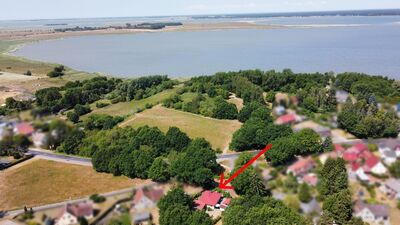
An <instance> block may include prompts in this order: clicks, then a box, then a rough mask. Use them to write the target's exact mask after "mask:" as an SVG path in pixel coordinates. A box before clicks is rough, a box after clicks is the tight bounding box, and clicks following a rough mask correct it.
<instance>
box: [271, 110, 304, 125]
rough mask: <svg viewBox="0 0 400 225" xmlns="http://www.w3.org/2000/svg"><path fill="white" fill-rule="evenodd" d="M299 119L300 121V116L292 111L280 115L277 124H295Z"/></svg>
mask: <svg viewBox="0 0 400 225" xmlns="http://www.w3.org/2000/svg"><path fill="white" fill-rule="evenodd" d="M297 121H299V118H298V116H297V115H296V114H294V113H291V114H286V115H283V116H280V117H278V119H277V120H276V124H279V125H283V124H293V123H295V122H297Z"/></svg>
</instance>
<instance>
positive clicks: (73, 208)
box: [58, 202, 93, 218]
mask: <svg viewBox="0 0 400 225" xmlns="http://www.w3.org/2000/svg"><path fill="white" fill-rule="evenodd" d="M65 212H68V213H70V214H71V215H73V216H75V217H76V218H79V217H89V216H91V215H92V214H93V206H92V204H91V203H87V202H81V203H77V204H67V205H65V207H63V208H62V209H61V211H60V215H59V216H58V218H61V217H62V215H63V214H64V213H65Z"/></svg>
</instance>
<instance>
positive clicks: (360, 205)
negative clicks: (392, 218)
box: [354, 200, 389, 217]
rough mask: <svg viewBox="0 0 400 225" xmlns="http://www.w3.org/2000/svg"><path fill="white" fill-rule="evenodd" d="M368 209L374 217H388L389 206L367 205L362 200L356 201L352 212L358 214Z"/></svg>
mask: <svg viewBox="0 0 400 225" xmlns="http://www.w3.org/2000/svg"><path fill="white" fill-rule="evenodd" d="M365 208H368V209H369V211H371V213H372V214H374V216H375V217H389V206H387V205H378V204H367V203H365V202H364V201H362V200H358V201H357V202H356V204H355V206H354V212H355V213H358V212H360V211H362V210H363V209H365Z"/></svg>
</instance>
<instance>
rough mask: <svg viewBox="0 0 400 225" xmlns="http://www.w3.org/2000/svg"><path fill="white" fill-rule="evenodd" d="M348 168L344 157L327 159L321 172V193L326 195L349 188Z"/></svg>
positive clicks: (323, 195)
mask: <svg viewBox="0 0 400 225" xmlns="http://www.w3.org/2000/svg"><path fill="white" fill-rule="evenodd" d="M347 179H348V178H347V170H346V166H345V161H344V160H343V159H342V158H338V159H331V158H329V159H328V160H326V162H325V164H324V166H323V167H322V170H321V171H320V173H319V180H320V184H319V193H320V195H321V196H322V197H323V198H324V197H328V196H331V195H333V194H335V193H338V192H340V191H342V190H347V188H348V180H347Z"/></svg>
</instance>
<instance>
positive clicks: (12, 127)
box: [0, 120, 48, 148]
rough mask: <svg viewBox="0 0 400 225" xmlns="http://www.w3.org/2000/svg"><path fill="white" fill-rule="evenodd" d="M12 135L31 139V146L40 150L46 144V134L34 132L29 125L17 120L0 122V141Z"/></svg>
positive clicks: (32, 127) (38, 131)
mask: <svg viewBox="0 0 400 225" xmlns="http://www.w3.org/2000/svg"><path fill="white" fill-rule="evenodd" d="M12 135H23V136H27V137H30V138H31V139H32V142H33V145H34V146H35V147H37V148H42V147H44V146H45V145H46V144H47V139H48V136H47V135H46V133H44V132H41V131H40V130H36V129H35V128H34V126H33V125H32V124H31V123H28V122H23V121H19V120H11V121H6V120H0V140H2V139H3V138H4V137H7V136H12Z"/></svg>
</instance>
